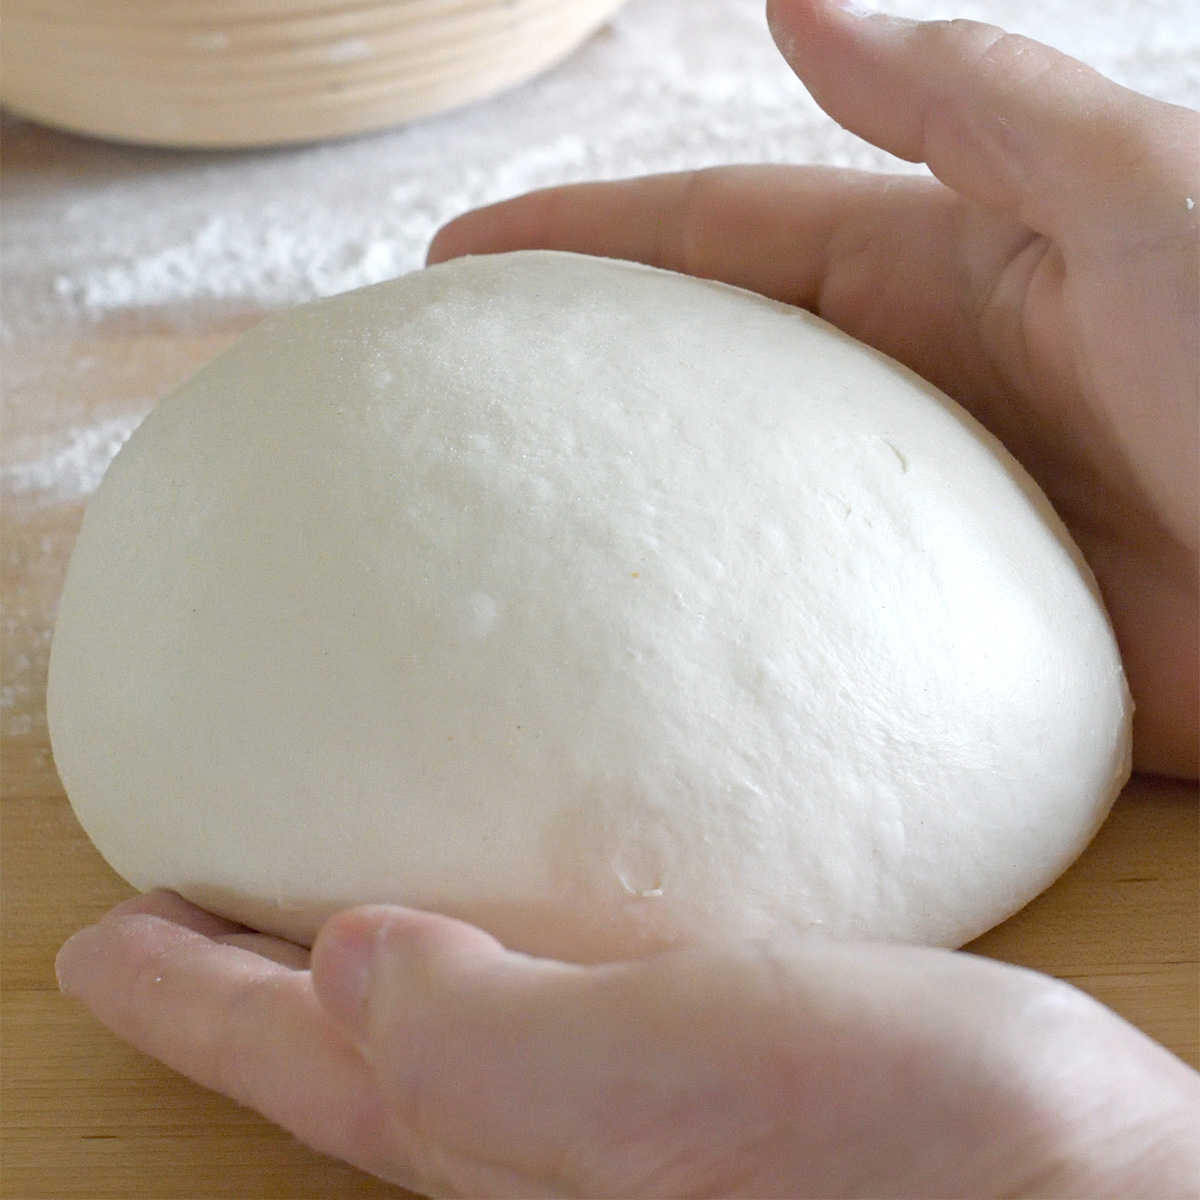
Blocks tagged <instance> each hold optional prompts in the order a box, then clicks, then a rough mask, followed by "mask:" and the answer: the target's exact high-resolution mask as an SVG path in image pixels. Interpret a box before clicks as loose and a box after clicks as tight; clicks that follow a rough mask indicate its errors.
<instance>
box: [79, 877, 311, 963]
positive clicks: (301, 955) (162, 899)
mask: <svg viewBox="0 0 1200 1200" xmlns="http://www.w3.org/2000/svg"><path fill="white" fill-rule="evenodd" d="M134 913H145V914H148V915H151V916H156V917H162V918H163V919H164V920H166V921H171V922H173V923H174V924H176V925H182V926H184V928H186V929H191V930H193V931H194V932H196V933H202V934H203V935H204V936H205V937H209V938H212V939H213V941H216V942H221V943H222V944H224V945H227V946H240V947H242V949H244V950H252V951H253V952H254V953H255V954H259V955H261V956H262V957H263V958H269V959H271V961H272V962H277V963H279V964H281V965H282V966H285V967H292V968H293V969H295V970H307V969H308V958H309V955H308V950H307V949H306V948H305V947H304V946H298V945H296V943H295V942H288V941H285V940H284V939H283V938H277V937H271V936H269V935H268V934H265V933H259V932H257V931H256V930H253V929H250V928H249V927H248V926H246V925H240V924H238V923H237V922H236V921H227V920H226V919H225V918H224V917H218V916H216V915H215V914H214V913H210V912H208V911H206V910H205V909H203V908H197V907H196V905H194V904H191V903H189V902H188V901H187V900H185V899H184V898H183V897H182V896H180V895H178V894H177V893H175V892H168V891H166V890H165V889H161V888H158V889H155V890H154V891H151V892H146V893H144V894H143V895H140V896H134V897H132V898H131V899H129V900H126V901H124V902H123V903H121V904H118V905H117V906H116V908H113V909H111V910H110V911H109V912H108V913H107V914H106V915H105V917H104V918H103V919H104V920H111V919H112V918H114V917H122V916H130V915H132V914H134Z"/></svg>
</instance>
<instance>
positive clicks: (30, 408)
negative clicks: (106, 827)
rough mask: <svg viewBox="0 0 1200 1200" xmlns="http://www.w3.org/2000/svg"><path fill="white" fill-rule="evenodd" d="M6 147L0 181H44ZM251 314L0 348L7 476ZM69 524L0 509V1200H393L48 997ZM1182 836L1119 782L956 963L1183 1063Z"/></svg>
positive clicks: (30, 508)
mask: <svg viewBox="0 0 1200 1200" xmlns="http://www.w3.org/2000/svg"><path fill="white" fill-rule="evenodd" d="M20 149H21V148H20V146H19V145H18V146H17V147H15V148H14V149H13V152H12V154H10V155H9V157H8V161H7V163H6V170H11V169H12V167H13V164H14V162H15V164H16V167H17V169H18V171H20V170H24V171H26V172H32V173H36V172H37V171H39V170H43V169H48V168H47V167H46V165H45V164H41V163H39V162H37V161H35V160H33V159H30V160H28V161H25V160H23V159H22V158H21V153H20ZM14 155H15V158H14ZM260 315H261V314H260V313H256V312H252V311H246V312H243V313H239V314H237V315H236V316H232V317H231V316H230V315H229V314H228V312H225V313H223V315H222V316H221V317H220V319H219V320H217V319H215V318H212V319H210V318H206V317H204V316H203V314H198V315H197V316H196V319H195V321H194V322H193V323H192V324H191V325H190V326H188V327H183V326H181V325H180V324H178V323H175V324H172V325H171V326H170V327H166V326H163V325H159V324H156V323H155V322H154V321H153V320H152V319H146V318H134V317H130V316H122V317H121V318H119V319H117V318H113V319H108V320H106V321H101V322H95V323H91V324H88V325H86V326H81V327H80V328H79V329H76V330H64V331H62V333H61V335H56V336H54V337H44V338H40V339H33V340H28V339H26V340H24V341H18V342H17V344H14V345H11V346H8V347H6V357H5V389H4V405H5V412H4V434H5V449H4V453H5V455H6V459H7V461H8V463H9V465H11V464H12V461H13V459H12V457H11V456H12V455H16V454H19V455H21V456H24V457H25V458H27V457H28V456H29V455H30V454H34V455H36V454H37V453H39V452H41V451H39V447H40V448H42V451H44V455H46V456H49V459H48V460H47V461H49V460H51V459H53V455H54V454H55V453H58V452H59V451H57V450H55V447H61V446H62V445H63V444H64V442H63V438H64V435H65V434H66V433H68V432H69V431H70V430H76V431H78V430H80V429H83V430H85V431H86V430H87V429H89V428H94V427H95V425H96V423H97V422H101V421H104V420H107V419H111V418H114V417H117V416H120V415H121V414H126V413H129V412H131V411H133V412H140V411H144V409H145V407H147V406H148V404H149V403H150V402H151V401H152V400H153V399H154V398H156V397H158V396H160V395H162V394H163V393H164V392H165V391H167V390H168V389H169V388H170V387H171V386H173V385H174V384H175V383H177V382H178V381H179V380H181V379H182V378H184V377H186V376H187V375H188V374H190V373H191V371H192V370H193V369H195V368H196V367H197V366H199V365H200V363H202V362H203V361H205V360H206V359H208V358H209V357H211V355H212V354H214V353H216V352H217V351H218V350H219V349H221V348H222V347H223V346H225V345H227V344H228V343H229V342H230V341H232V340H233V338H234V337H235V336H236V335H237V334H238V333H239V332H240V331H241V329H242V328H244V327H245V326H246V325H248V324H250V323H251V322H253V321H254V320H256V319H257V318H258V317H259V316H260ZM131 398H134V399H133V400H131ZM68 444H69V443H68ZM13 447H16V449H13ZM22 461H24V459H22ZM68 474H69V472H68ZM69 482H70V480H69V479H67V483H69ZM60 484H61V481H60ZM81 513H82V499H81V498H80V497H79V496H77V495H73V494H71V489H70V487H68V486H66V485H65V484H63V485H62V486H58V487H57V490H55V488H54V487H48V488H40V489H39V488H34V487H22V488H9V489H8V490H6V491H5V493H4V504H3V511H2V523H0V537H2V539H3V562H2V577H0V586H2V589H3V606H4V615H3V622H2V625H0V635H2V641H0V653H2V655H3V671H4V692H3V695H4V709H3V717H4V733H3V741H2V744H0V756H2V757H0V771H2V800H0V822H2V829H0V833H2V864H0V865H2V869H3V939H2V945H3V956H2V980H0V982H2V1014H0V1015H2V1019H3V1047H2V1053H3V1063H2V1067H3V1070H2V1080H3V1156H2V1171H3V1175H2V1179H0V1191H2V1193H3V1195H4V1196H6V1197H12V1198H14V1200H18V1198H19V1200H35V1198H41V1197H45V1198H48V1200H49V1198H52V1200H70V1198H73V1197H80V1198H87V1200H98V1198H101V1197H112V1198H114V1200H115V1198H117V1197H120V1198H124V1200H145V1198H147V1197H180V1198H182V1197H230V1198H232V1197H244V1198H246V1200H251V1198H253V1200H267V1198H271V1197H322V1196H338V1197H358V1196H364V1197H365V1196H383V1195H399V1194H400V1193H398V1192H397V1191H396V1189H392V1188H388V1187H387V1186H385V1185H383V1184H381V1183H379V1182H378V1181H376V1180H373V1179H370V1178H368V1177H367V1176H364V1175H361V1174H359V1173H357V1172H356V1171H354V1170H352V1169H351V1168H349V1167H346V1166H344V1165H342V1164H340V1163H337V1162H334V1161H332V1160H330V1159H327V1158H324V1157H322V1156H320V1155H317V1154H315V1153H313V1152H311V1151H309V1150H308V1149H306V1148H305V1147H303V1146H301V1145H299V1144H297V1143H296V1142H295V1141H294V1140H293V1139H292V1138H290V1137H289V1136H288V1135H287V1134H285V1133H283V1132H281V1131H279V1130H277V1129H275V1128H273V1127H272V1126H270V1125H269V1124H267V1122H265V1121H264V1120H262V1119H260V1118H259V1117H258V1116H256V1115H255V1114H253V1113H250V1112H247V1111H246V1110H244V1109H241V1108H239V1107H238V1106H237V1105H235V1104H233V1103H231V1102H229V1101H226V1100H224V1099H222V1098H220V1097H217V1096H214V1095H211V1094H209V1093H207V1092H205V1091H203V1090H202V1089H200V1088H198V1087H196V1086H194V1085H193V1084H191V1083H190V1082H189V1081H187V1080H185V1079H183V1078H181V1077H179V1076H176V1075H174V1074H173V1073H172V1072H170V1071H168V1070H167V1069H166V1068H164V1067H162V1066H160V1065H159V1064H157V1063H155V1062H153V1061H151V1060H149V1059H146V1058H144V1057H142V1056H140V1055H138V1054H136V1053H134V1052H133V1051H132V1050H130V1049H128V1048H127V1047H126V1046H124V1045H123V1044H121V1043H120V1042H119V1041H117V1040H116V1039H115V1038H114V1037H113V1036H111V1035H110V1034H109V1033H107V1032H106V1031H105V1030H104V1029H103V1028H101V1027H100V1026H99V1025H98V1024H97V1023H96V1022H95V1021H94V1020H93V1019H92V1018H91V1017H90V1016H89V1015H88V1014H87V1013H86V1012H85V1011H84V1010H83V1009H82V1008H81V1007H80V1006H79V1005H77V1004H75V1003H73V1002H72V1001H69V1000H67V999H65V998H64V997H62V996H61V995H60V994H59V993H58V991H57V989H56V986H55V980H54V973H53V960H54V954H55V952H56V950H57V948H58V946H59V945H60V944H61V943H62V941H63V940H64V939H65V938H66V937H67V936H69V935H70V933H71V932H73V931H74V930H75V929H77V928H79V927H80V926H81V925H83V924H85V923H87V922H90V921H93V920H95V919H96V918H97V917H99V916H100V914H101V913H103V912H104V911H105V910H106V909H107V908H108V907H109V906H111V905H112V904H114V903H115V902H117V901H118V900H120V899H122V898H123V897H125V896H127V895H128V894H129V893H130V889H129V888H128V887H127V886H126V885H125V884H124V883H123V882H122V881H121V880H120V879H118V878H117V877H116V876H115V875H114V874H113V873H112V872H111V871H110V870H109V869H108V868H107V866H106V865H105V864H104V862H103V861H102V860H101V859H100V857H99V855H98V854H97V853H96V852H95V850H94V849H93V848H92V846H91V844H90V843H89V841H88V840H87V838H86V837H85V836H84V834H83V833H82V831H81V830H80V828H79V827H78V825H77V824H76V822H75V820H74V818H73V816H72V814H71V810H70V807H69V805H68V804H67V801H66V799H65V797H64V795H63V792H62V789H61V786H60V784H59V781H58V778H57V775H56V773H55V770H54V766H53V762H52V759H51V755H50V748H49V742H48V738H47V732H46V723H45V714H44V682H45V668H46V656H47V653H48V647H49V637H50V630H51V626H52V621H53V612H54V606H55V603H56V600H57V596H58V593H59V590H60V587H61V583H62V577H63V571H64V569H65V565H66V561H67V557H68V554H69V552H70V548H71V545H72V542H73V539H74V536H75V532H76V530H77V528H78V524H79V520H80V516H81ZM1197 817H1198V808H1197V792H1196V788H1195V787H1194V786H1190V785H1182V784H1175V783H1169V782H1165V781H1155V780H1135V781H1134V783H1133V784H1131V785H1130V787H1129V788H1128V789H1127V790H1126V792H1125V794H1124V796H1123V797H1122V798H1121V800H1120V801H1119V802H1118V804H1117V806H1116V808H1115V809H1114V811H1113V813H1112V816H1111V817H1110V819H1109V821H1108V822H1107V824H1106V825H1105V826H1104V827H1103V829H1102V830H1101V832H1100V834H1099V836H1098V837H1097V838H1096V840H1095V842H1094V843H1093V844H1092V846H1091V847H1090V848H1089V849H1088V851H1087V852H1086V853H1085V854H1084V856H1083V857H1082V858H1081V859H1080V861H1079V862H1078V863H1077V864H1076V865H1075V866H1074V867H1073V868H1072V869H1071V870H1070V871H1069V872H1068V873H1067V874H1066V875H1065V876H1064V877H1063V878H1062V879H1061V880H1060V881H1059V883H1058V884H1056V885H1055V886H1054V887H1053V888H1051V889H1050V890H1049V891H1048V892H1047V893H1045V894H1044V895H1043V896H1041V897H1040V898H1039V899H1038V900H1036V901H1035V902H1034V903H1033V904H1031V905H1030V906H1029V907H1028V908H1027V909H1025V910H1024V911H1023V912H1021V913H1019V914H1018V915H1017V916H1015V917H1013V918H1012V919H1011V920H1009V921H1008V922H1006V923H1005V924H1004V925H1002V926H1000V927H999V928H997V929H995V930H993V931H992V932H991V933H989V934H987V935H986V936H985V937H983V938H980V939H979V940H978V941H977V942H976V943H974V944H973V946H972V947H970V949H972V950H973V951H975V952H977V953H980V954H986V955H991V956H993V957H996V958H999V959H1004V960H1006V961H1009V962H1013V963H1019V964H1022V965H1025V966H1028V967H1031V968H1034V969H1037V970H1040V971H1045V972H1048V973H1049V974H1052V975H1056V976H1059V977H1061V978H1063V979H1066V980H1069V981H1070V982H1072V983H1074V984H1076V985H1077V986H1079V987H1081V988H1083V989H1084V990H1085V991H1088V992H1090V993H1091V994H1092V995H1094V996H1096V997H1097V998H1098V999H1100V1000H1101V1001H1103V1002H1104V1003H1105V1004H1108V1005H1110V1006H1111V1007H1112V1008H1114V1009H1115V1010H1116V1011H1117V1012H1118V1013H1120V1014H1122V1015H1123V1016H1125V1017H1126V1018H1127V1019H1128V1020H1130V1021H1131V1022H1133V1023H1134V1024H1135V1025H1137V1026H1139V1027H1140V1028H1141V1029H1143V1030H1144V1031H1145V1032H1146V1033H1148V1034H1149V1035H1150V1036H1151V1037H1154V1038H1156V1039H1157V1040H1158V1041H1160V1042H1161V1043H1162V1044H1163V1045H1165V1046H1166V1047H1168V1048H1169V1049H1170V1050H1172V1051H1173V1052H1174V1053H1176V1054H1178V1055H1180V1056H1181V1057H1182V1058H1183V1059H1185V1060H1186V1061H1187V1062H1189V1063H1191V1064H1193V1065H1200V1047H1198V1044H1197V1031H1198V1023H1200V994H1198V993H1200V983H1198V979H1200V976H1198V963H1197V958H1198V955H1197V943H1198V938H1200V921H1198V915H1197V914H1198V891H1200V880H1198V862H1200V852H1198V819H1197Z"/></svg>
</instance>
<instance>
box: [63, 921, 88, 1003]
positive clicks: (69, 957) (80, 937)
mask: <svg viewBox="0 0 1200 1200" xmlns="http://www.w3.org/2000/svg"><path fill="white" fill-rule="evenodd" d="M94 928H95V927H94V926H92V925H89V926H87V927H86V928H84V929H81V930H80V931H79V932H78V933H74V934H72V935H71V936H70V937H69V938H67V940H66V941H65V942H63V944H62V946H61V948H60V949H59V951H58V953H57V954H56V955H55V956H54V979H55V982H57V984H58V990H59V991H60V992H62V994H63V995H64V996H78V995H79V991H80V988H79V984H80V973H81V972H85V971H86V970H87V959H88V958H89V957H90V954H91V942H92V931H93V929H94Z"/></svg>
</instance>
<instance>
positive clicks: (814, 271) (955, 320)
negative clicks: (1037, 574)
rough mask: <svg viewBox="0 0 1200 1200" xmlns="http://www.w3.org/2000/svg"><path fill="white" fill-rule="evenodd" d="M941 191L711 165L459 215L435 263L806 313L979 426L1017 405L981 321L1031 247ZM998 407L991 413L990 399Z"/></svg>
mask: <svg viewBox="0 0 1200 1200" xmlns="http://www.w3.org/2000/svg"><path fill="white" fill-rule="evenodd" d="M965 207H966V205H965V202H963V201H961V200H959V199H958V198H957V197H956V196H955V195H954V194H953V193H951V192H950V191H948V190H947V189H946V188H944V187H942V186H941V185H940V184H938V183H937V182H936V181H933V180H929V179H922V178H913V177H905V176H888V175H876V174H868V173H865V172H858V171H845V170H836V169H832V168H822V167H781V166H756V167H720V168H714V169H710V170H706V171H696V172H685V173H682V174H674V175H658V176H650V177H648V178H645V179H636V180H627V181H622V182H618V183H594V184H577V185H571V186H567V187H560V188H551V189H549V190H547V191H542V192H534V193H531V194H529V195H527V196H521V197H518V198H516V199H513V200H508V201H505V202H503V203H501V204H496V205H493V206H491V207H489V208H484V209H479V210H477V211H475V212H471V213H467V214H465V215H464V216H462V217H459V218H458V219H457V220H455V221H453V222H451V223H450V224H449V225H447V226H446V227H445V228H444V229H442V231H441V232H440V233H439V234H438V235H437V237H436V238H435V239H434V241H433V244H432V246H431V247H430V251H429V258H430V261H431V262H439V261H443V260H445V259H447V258H452V257H455V256H457V255H461V254H490V253H498V252H502V251H506V250H517V249H525V248H531V247H542V248H547V249H556V250H571V251H576V252H578V253H583V254H597V255H601V256H606V257H610V258H624V259H631V260H633V261H636V262H643V263H647V264H648V265H650V266H656V267H663V268H665V269H667V270H672V271H680V272H682V273H684V274H688V275H696V276H699V277H701V278H706V279H716V280H720V281H721V282H724V283H729V284H733V285H734V286H736V287H744V288H747V289H749V290H750V291H755V292H759V293H761V294H762V295H765V296H769V297H771V298H772V299H774V300H780V301H783V302H784V303H787V304H796V305H799V306H801V307H803V308H807V309H810V310H811V311H813V312H815V313H817V314H818V315H819V316H821V317H824V318H825V319H826V320H828V321H831V322H832V323H833V324H834V325H837V326H838V327H839V328H840V329H843V330H845V331H846V332H847V333H849V334H851V335H852V336H853V337H856V338H858V339H860V340H861V341H864V342H867V343H869V344H870V345H872V346H875V347H876V348H877V349H879V350H882V351H883V352H884V353H885V354H889V355H891V356H892V357H893V358H896V359H898V360H899V361H900V362H903V363H904V364H905V365H906V366H908V367H911V368H912V369H913V370H914V371H916V372H917V373H918V374H920V375H921V376H923V377H924V378H926V379H928V380H930V381H931V382H932V383H934V384H936V385H937V386H939V387H941V388H942V389H943V390H944V391H946V392H947V393H949V394H950V395H953V396H955V398H957V399H959V400H960V401H961V402H963V403H965V404H967V405H968V407H971V408H972V409H973V410H974V411H975V412H976V414H977V415H981V414H982V415H985V423H986V419H987V416H988V415H990V414H987V413H986V409H987V407H988V405H989V404H991V403H994V407H995V408H996V411H997V412H998V413H1004V412H1006V411H1008V408H1009V407H1011V402H1010V400H1009V389H1008V388H1007V386H1006V385H1005V384H1004V383H1003V382H1002V381H1001V380H999V378H998V376H997V373H996V368H995V366H994V356H993V354H992V353H991V352H990V351H989V350H988V349H986V348H985V347H984V346H983V345H982V343H981V340H980V336H981V329H980V322H979V312H980V309H981V308H982V307H983V305H984V304H985V303H986V302H987V299H988V298H989V297H991V296H993V294H994V290H995V280H996V276H997V273H998V272H999V271H1000V270H1001V269H1002V267H1003V265H1004V264H1005V263H1007V262H1008V261H1010V260H1011V258H1012V256H1013V255H1014V254H1015V253H1017V252H1019V250H1020V248H1021V247H1022V246H1023V245H1025V244H1027V243H1028V240H1029V234H1028V231H1027V230H1024V229H1023V228H1021V227H1020V226H1019V225H1018V224H1017V223H1016V222H1013V221H1010V220H1008V219H1004V218H990V217H989V218H987V219H986V220H981V219H979V216H978V214H976V213H973V212H972V213H968V212H966V211H965ZM994 398H996V399H994Z"/></svg>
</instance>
